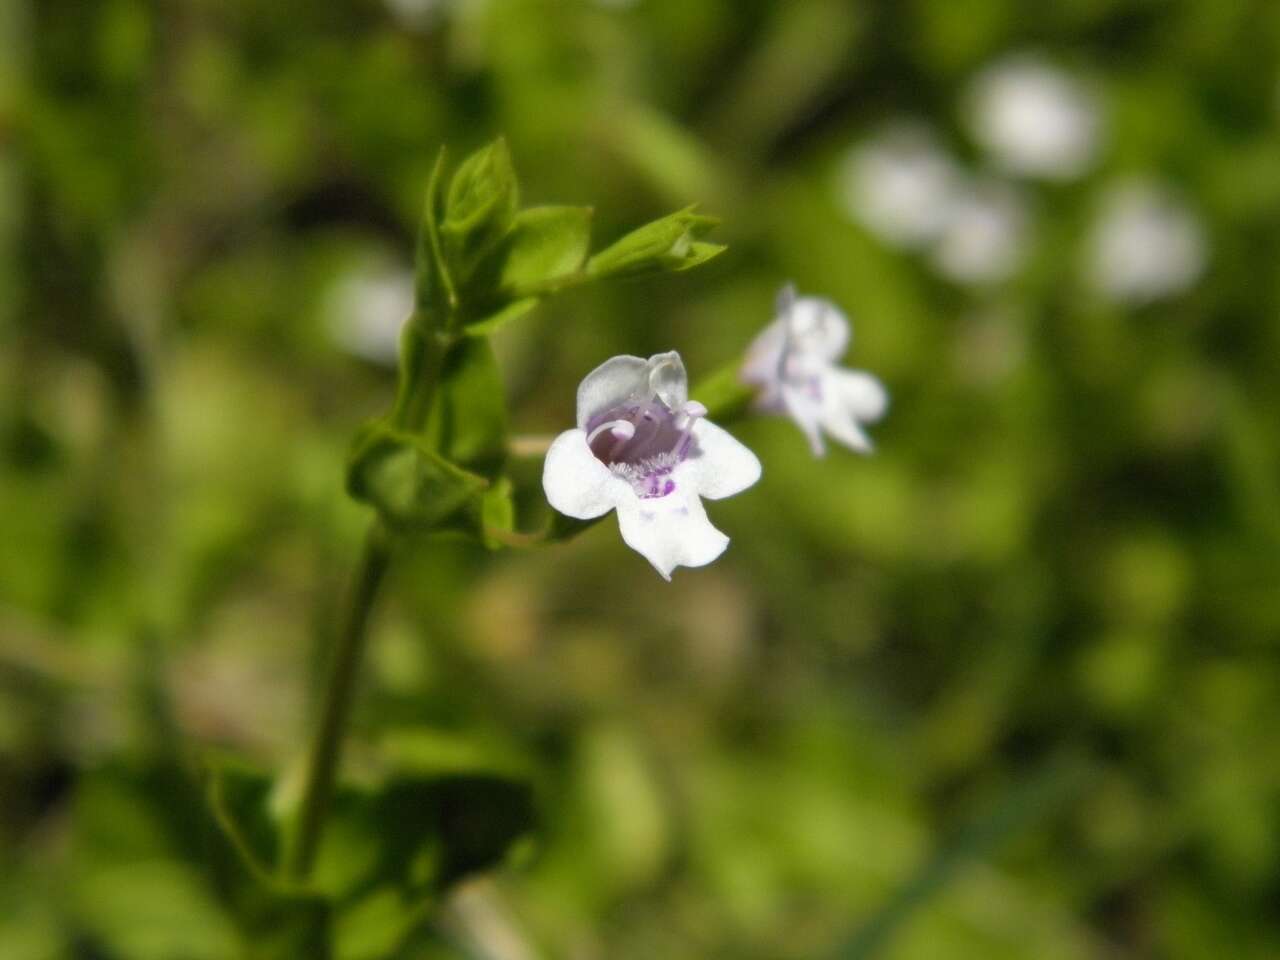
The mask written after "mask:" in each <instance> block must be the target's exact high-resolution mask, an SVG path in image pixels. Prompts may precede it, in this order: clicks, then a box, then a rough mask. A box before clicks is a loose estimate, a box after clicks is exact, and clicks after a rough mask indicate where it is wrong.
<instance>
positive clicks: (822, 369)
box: [739, 285, 889, 457]
mask: <svg viewBox="0 0 1280 960" xmlns="http://www.w3.org/2000/svg"><path fill="white" fill-rule="evenodd" d="M777 314H778V315H777V318H776V319H775V320H774V321H773V322H772V323H771V324H769V326H767V327H765V328H764V330H763V331H761V333H760V335H759V336H758V337H756V339H755V341H754V342H753V343H752V344H751V346H750V347H749V348H748V350H747V357H746V360H745V361H744V363H743V365H742V370H741V371H740V373H739V376H740V377H741V379H742V380H743V382H745V383H749V384H753V385H755V386H757V387H759V388H760V392H759V394H758V395H757V397H756V405H757V406H758V407H759V408H760V409H761V410H765V411H768V412H771V413H782V414H786V415H787V416H789V417H790V418H791V419H792V420H794V421H795V422H796V424H798V425H799V427H800V429H801V430H802V431H804V435H805V436H806V437H807V438H808V440H809V446H810V447H812V448H813V452H814V455H815V456H819V457H820V456H822V455H823V454H824V453H825V452H826V447H825V445H824V444H823V440H822V434H823V432H826V433H827V434H829V435H830V436H831V437H833V438H835V439H836V440H838V441H839V442H840V443H842V444H844V445H845V446H847V447H849V448H851V449H853V450H857V451H860V452H862V453H870V452H871V439H870V438H869V437H868V436H867V435H866V433H865V432H864V431H863V429H862V423H864V422H872V421H875V420H879V419H880V418H881V417H882V416H884V412H885V410H886V409H887V408H888V406H889V397H888V394H886V393H885V389H884V387H883V386H881V384H880V381H879V380H877V379H876V378H875V377H873V376H871V374H869V373H864V372H862V371H861V370H845V369H843V368H841V367H837V366H836V361H837V360H839V359H840V357H841V356H842V355H843V354H844V352H845V349H846V348H847V347H848V346H849V341H850V339H851V338H852V336H853V333H852V330H851V328H850V326H849V321H848V320H847V319H846V318H845V316H844V314H843V313H841V312H840V310H839V308H838V307H836V305H835V304H834V303H832V302H831V301H830V300H822V299H820V298H818V297H797V296H796V291H795V287H793V286H790V285H788V286H786V287H784V288H783V289H782V291H781V292H780V293H779V294H778V303H777Z"/></svg>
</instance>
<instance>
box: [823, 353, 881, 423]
mask: <svg viewBox="0 0 1280 960" xmlns="http://www.w3.org/2000/svg"><path fill="white" fill-rule="evenodd" d="M822 391H823V398H824V399H828V398H830V399H834V400H836V401H838V402H839V403H840V405H841V406H843V407H844V409H846V410H848V411H849V413H850V414H852V415H853V416H854V417H856V418H857V419H859V420H862V421H865V422H874V421H876V420H879V419H880V418H881V417H883V416H884V414H885V411H886V410H888V409H889V394H888V392H887V391H886V390H885V388H884V385H883V384H882V383H881V382H880V381H879V380H877V379H876V378H875V377H873V376H872V375H871V374H869V373H864V372H863V371H861V370H844V369H842V368H840V367H832V368H830V369H829V370H828V371H827V372H826V375H825V376H824V377H823V378H822Z"/></svg>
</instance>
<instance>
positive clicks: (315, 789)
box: [283, 521, 391, 880]
mask: <svg viewBox="0 0 1280 960" xmlns="http://www.w3.org/2000/svg"><path fill="white" fill-rule="evenodd" d="M390 561H391V548H390V543H389V542H388V538H387V535H386V533H385V531H384V530H383V529H382V527H381V525H379V524H378V523H377V522H376V521H375V523H374V524H373V525H372V526H371V527H370V528H369V532H368V534H367V535H366V537H365V543H364V551H363V553H362V554H361V557H360V564H359V566H358V567H357V568H356V575H355V581H354V586H353V589H352V593H351V605H350V607H349V608H348V610H347V615H346V619H345V620H344V621H343V624H342V632H341V633H340V634H339V635H338V643H337V647H336V649H335V650H334V651H333V659H332V661H331V663H330V664H329V675H328V680H327V681H326V684H325V692H324V702H323V704H322V707H321V714H320V724H319V726H318V727H317V728H316V735H315V739H314V740H313V741H312V744H311V751H310V753H309V754H308V757H307V768H306V781H305V784H304V786H303V792H302V803H301V806H300V808H299V811H298V818H297V820H296V822H295V829H294V831H293V832H292V833H291V834H290V837H289V841H290V842H289V844H288V846H287V849H286V851H285V857H284V865H283V869H284V875H285V877H286V878H288V879H290V880H303V879H305V878H306V876H307V874H308V873H310V872H311V865H312V863H313V862H314V861H315V855H316V849H317V847H318V846H319V844H320V834H321V831H322V829H323V827H324V819H325V815H326V814H327V813H328V810H329V801H330V799H331V798H332V796H333V786H334V781H335V779H336V777H337V772H338V760H339V758H340V756H341V753H342V739H343V737H342V735H343V731H344V730H345V729H346V725H347V717H348V715H349V714H350V712H351V695H352V692H353V690H354V689H355V680H356V674H357V672H358V669H359V666H360V658H361V655H362V653H363V652H364V646H365V636H366V634H367V631H368V626H369V615H370V613H371V612H372V611H373V604H374V601H375V600H376V599H377V596H378V588H379V586H380V585H381V583H382V578H383V575H384V574H385V573H386V572H387V566H388V564H389V563H390Z"/></svg>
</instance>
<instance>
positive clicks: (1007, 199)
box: [933, 180, 1028, 286]
mask: <svg viewBox="0 0 1280 960" xmlns="http://www.w3.org/2000/svg"><path fill="white" fill-rule="evenodd" d="M1027 220H1028V217H1027V209H1026V204H1025V203H1024V202H1023V198H1022V195H1021V194H1020V193H1019V192H1018V191H1017V190H1016V189H1014V188H1013V187H1012V186H1010V185H1009V184H1007V183H1001V182H999V181H995V180H983V181H977V182H974V183H971V184H967V185H966V186H965V187H964V188H963V189H961V190H960V191H958V193H957V195H956V197H955V198H954V200H953V201H952V203H951V208H950V212H949V213H948V216H947V222H946V227H945V228H944V229H943V231H942V236H941V237H939V239H938V243H937V245H936V246H935V247H934V248H933V262H934V264H935V266H937V268H938V270H939V271H940V272H941V273H942V274H944V275H945V276H947V277H949V278H951V279H952V280H954V281H956V282H957V283H965V284H972V285H975V286H983V285H986V284H991V283H999V282H1000V281H1001V280H1004V279H1006V278H1007V277H1008V276H1009V275H1010V274H1012V273H1013V271H1014V270H1016V269H1017V267H1018V265H1019V264H1020V263H1021V262H1022V259H1023V252H1024V249H1025V246H1026V242H1027V225H1028V224H1027Z"/></svg>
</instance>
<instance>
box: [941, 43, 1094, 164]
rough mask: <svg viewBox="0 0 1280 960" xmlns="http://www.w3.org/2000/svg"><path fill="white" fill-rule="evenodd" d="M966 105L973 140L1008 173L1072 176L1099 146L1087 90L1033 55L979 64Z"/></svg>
mask: <svg viewBox="0 0 1280 960" xmlns="http://www.w3.org/2000/svg"><path fill="white" fill-rule="evenodd" d="M965 106H966V112H967V114H968V116H967V118H966V119H967V121H968V124H969V128H970V129H971V130H972V132H973V137H974V139H975V140H976V141H977V142H978V144H979V145H981V146H982V147H983V148H984V149H985V150H987V151H988V152H989V153H990V154H991V156H992V159H993V160H994V162H995V163H996V164H997V165H999V166H1000V167H1001V168H1002V169H1004V170H1006V171H1008V172H1009V173H1015V174H1020V175H1022V176H1027V177H1043V178H1044V179H1046V180H1070V179H1074V178H1075V177H1079V176H1081V175H1082V174H1084V173H1085V172H1087V171H1088V169H1089V167H1090V166H1091V165H1092V164H1093V163H1094V162H1095V161H1096V160H1097V156H1098V153H1099V150H1100V148H1101V147H1102V142H1101V138H1102V117H1101V112H1100V109H1099V107H1098V104H1097V103H1096V102H1095V101H1094V98H1093V96H1092V94H1091V93H1090V92H1089V89H1088V88H1087V87H1086V86H1085V85H1084V84H1083V83H1082V82H1081V81H1080V80H1078V79H1076V78H1075V77H1073V76H1072V75H1071V74H1069V73H1067V72H1066V71H1064V70H1062V69H1059V68H1057V67H1055V66H1053V65H1052V64H1050V63H1049V62H1048V61H1047V60H1045V59H1044V58H1043V57H1041V56H1039V55H1037V54H1032V53H1018V54H1013V55H1010V56H1006V57H1002V58H1001V59H999V60H998V61H997V62H995V63H993V64H991V65H990V66H988V67H984V68H983V70H982V71H981V72H980V73H979V74H978V76H977V77H975V78H974V80H973V82H972V85H971V86H970V88H969V91H968V102H967V103H966V105H965Z"/></svg>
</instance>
